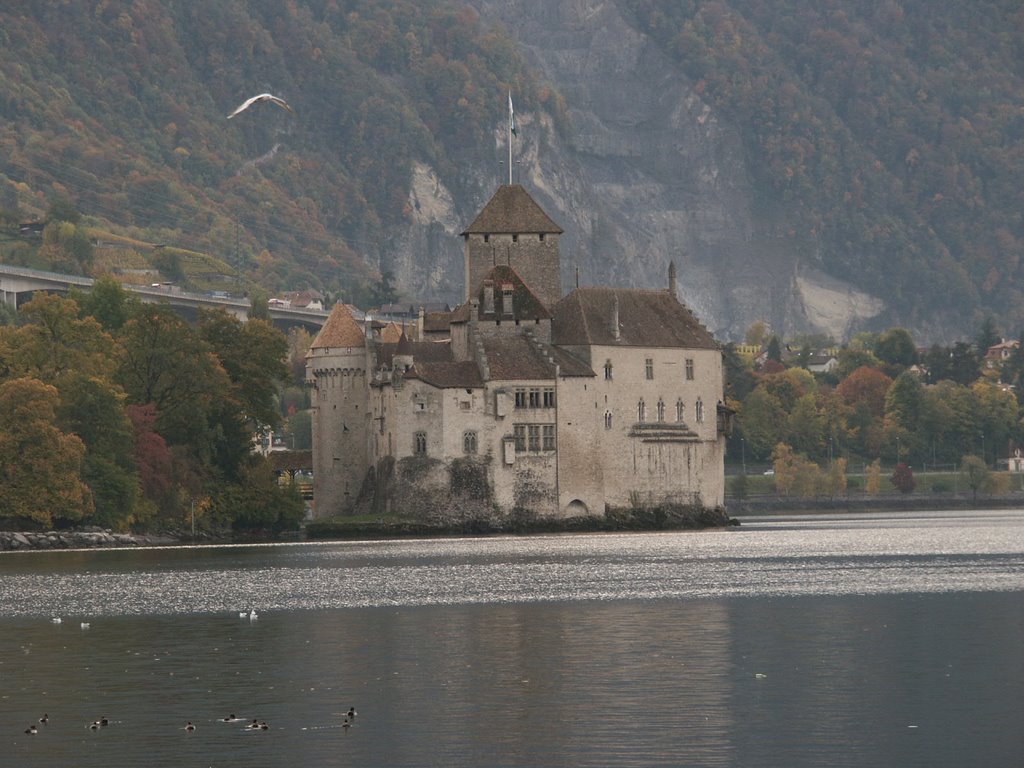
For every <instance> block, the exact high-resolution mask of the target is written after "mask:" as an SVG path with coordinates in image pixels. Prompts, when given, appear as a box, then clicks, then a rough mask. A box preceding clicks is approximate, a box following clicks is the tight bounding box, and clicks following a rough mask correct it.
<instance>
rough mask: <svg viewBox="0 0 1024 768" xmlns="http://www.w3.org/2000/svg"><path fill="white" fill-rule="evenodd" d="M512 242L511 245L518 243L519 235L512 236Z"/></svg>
mask: <svg viewBox="0 0 1024 768" xmlns="http://www.w3.org/2000/svg"><path fill="white" fill-rule="evenodd" d="M512 242H513V243H518V242H519V235H512Z"/></svg>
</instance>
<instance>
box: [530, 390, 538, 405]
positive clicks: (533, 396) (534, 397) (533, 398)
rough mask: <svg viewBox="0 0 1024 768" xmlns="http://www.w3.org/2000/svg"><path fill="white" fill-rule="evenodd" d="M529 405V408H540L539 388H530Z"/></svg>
mask: <svg viewBox="0 0 1024 768" xmlns="http://www.w3.org/2000/svg"><path fill="white" fill-rule="evenodd" d="M530 407H531V408H540V390H539V389H531V390H530Z"/></svg>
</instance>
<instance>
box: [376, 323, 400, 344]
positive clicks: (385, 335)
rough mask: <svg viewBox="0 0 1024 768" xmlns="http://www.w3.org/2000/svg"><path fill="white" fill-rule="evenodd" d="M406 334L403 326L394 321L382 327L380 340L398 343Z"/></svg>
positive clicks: (386, 342) (387, 342)
mask: <svg viewBox="0 0 1024 768" xmlns="http://www.w3.org/2000/svg"><path fill="white" fill-rule="evenodd" d="M404 335H405V333H404V332H403V331H402V326H400V325H399V324H398V323H396V322H394V321H392V322H390V323H388V324H387V325H385V326H384V327H383V328H381V329H380V340H381V341H383V342H384V343H385V344H397V343H398V340H399V339H401V338H402V336H404Z"/></svg>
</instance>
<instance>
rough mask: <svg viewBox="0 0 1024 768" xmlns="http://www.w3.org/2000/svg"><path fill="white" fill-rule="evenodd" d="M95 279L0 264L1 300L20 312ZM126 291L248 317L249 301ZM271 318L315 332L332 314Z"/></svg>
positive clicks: (278, 311) (287, 312) (287, 311)
mask: <svg viewBox="0 0 1024 768" xmlns="http://www.w3.org/2000/svg"><path fill="white" fill-rule="evenodd" d="M92 284H93V280H92V278H90V277H81V276H79V275H62V274H59V273H57V272H43V271H41V270H38V269H28V268H26V267H13V266H9V265H7V264H0V301H3V302H4V303H5V304H8V305H9V306H11V307H14V308H15V309H17V307H18V305H19V304H23V303H25V302H26V301H28V300H29V299H30V298H31V296H32V294H33V293H35V292H36V291H45V292H47V293H60V294H66V293H67V292H68V291H70V290H71V289H73V288H77V289H79V290H81V291H89V290H91V289H92ZM124 288H125V289H126V290H129V291H131V292H132V293H133V294H135V295H136V296H138V298H139V300H140V301H142V302H145V303H149V304H168V305H170V306H172V307H174V308H175V309H176V310H178V311H181V312H183V313H184V314H188V315H190V316H194V315H195V312H196V310H198V309H218V308H219V309H225V310H227V311H228V312H230V313H231V314H233V315H234V316H235V317H238V318H240V319H242V320H244V319H245V318H246V317H248V314H249V308H250V307H249V302H248V300H246V299H236V298H231V297H226V296H211V295H209V294H205V293H189V292H187V291H182V290H181V289H180V288H177V287H175V286H165V285H159V286H154V285H127V284H126V285H125V286H124ZM267 309H268V310H269V312H270V318H271V320H272V321H273V323H274V325H275V326H277V327H278V328H291V327H294V326H297V325H300V326H302V327H304V328H306V329H307V330H309V331H310V332H312V333H316V331H317V330H318V329H319V328H320V327H322V326H323V324H324V323H325V322H326V320H327V316H328V314H329V312H327V311H326V310H318V309H300V308H298V307H281V306H270V307H268V308H267Z"/></svg>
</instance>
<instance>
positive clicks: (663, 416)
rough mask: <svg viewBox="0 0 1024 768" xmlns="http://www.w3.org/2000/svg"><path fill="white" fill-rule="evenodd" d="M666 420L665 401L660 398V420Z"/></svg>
mask: <svg viewBox="0 0 1024 768" xmlns="http://www.w3.org/2000/svg"><path fill="white" fill-rule="evenodd" d="M664 420H665V401H664V400H662V399H661V398H660V397H659V398H658V421H664Z"/></svg>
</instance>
